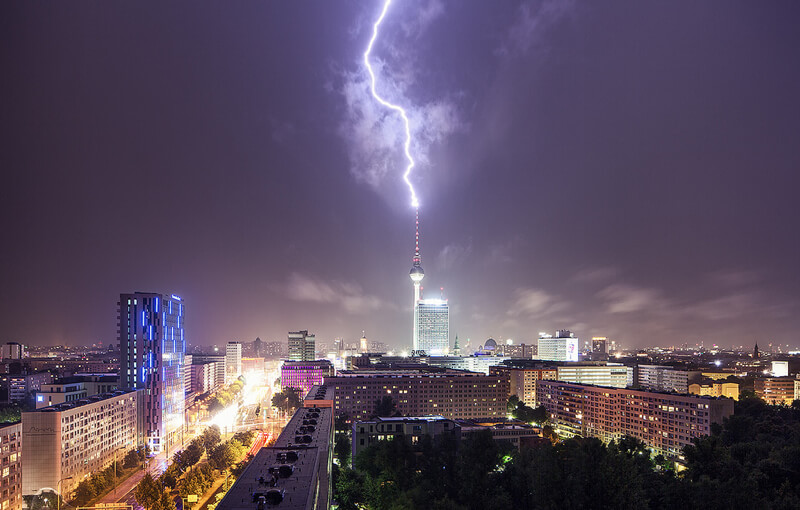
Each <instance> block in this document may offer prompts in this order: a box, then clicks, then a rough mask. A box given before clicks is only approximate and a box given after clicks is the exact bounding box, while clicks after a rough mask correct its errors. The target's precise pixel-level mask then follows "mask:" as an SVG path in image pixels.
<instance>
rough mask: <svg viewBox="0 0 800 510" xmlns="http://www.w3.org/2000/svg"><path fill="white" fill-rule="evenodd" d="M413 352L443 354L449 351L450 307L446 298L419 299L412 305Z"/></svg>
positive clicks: (430, 354) (433, 354)
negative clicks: (415, 327) (414, 331)
mask: <svg viewBox="0 0 800 510" xmlns="http://www.w3.org/2000/svg"><path fill="white" fill-rule="evenodd" d="M414 316H415V318H416V324H417V331H416V335H415V336H416V338H417V343H416V345H415V347H414V351H415V352H418V353H419V352H424V353H426V354H427V355H429V356H445V355H447V354H448V353H449V352H450V307H449V305H448V304H447V300H446V299H420V300H419V301H417V303H416V305H415V307H414Z"/></svg>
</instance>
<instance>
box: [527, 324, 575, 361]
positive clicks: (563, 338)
mask: <svg viewBox="0 0 800 510" xmlns="http://www.w3.org/2000/svg"><path fill="white" fill-rule="evenodd" d="M579 342H580V340H579V339H578V338H577V337H576V336H575V335H573V334H572V333H571V332H569V331H566V330H560V331H557V332H556V334H555V336H554V335H548V334H545V333H541V334H540V335H539V343H538V349H537V352H538V354H537V355H536V358H537V359H540V360H545V361H578V345H579Z"/></svg>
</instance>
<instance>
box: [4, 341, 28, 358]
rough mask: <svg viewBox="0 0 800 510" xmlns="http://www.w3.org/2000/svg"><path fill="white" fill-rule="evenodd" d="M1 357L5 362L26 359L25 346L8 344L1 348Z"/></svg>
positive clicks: (15, 343) (13, 343)
mask: <svg viewBox="0 0 800 510" xmlns="http://www.w3.org/2000/svg"><path fill="white" fill-rule="evenodd" d="M0 357H2V359H3V360H12V359H22V358H23V357H25V346H24V345H22V344H18V343H17V342H7V343H5V344H3V346H2V347H0Z"/></svg>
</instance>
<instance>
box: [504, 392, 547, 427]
mask: <svg viewBox="0 0 800 510" xmlns="http://www.w3.org/2000/svg"><path fill="white" fill-rule="evenodd" d="M508 412H509V413H511V416H513V417H514V418H516V419H518V420H521V421H524V422H525V423H536V424H538V425H542V424H543V423H544V422H546V421H547V409H545V407H544V406H539V407H536V408H533V407H530V406H528V405H526V404H525V402H523V401H522V400H520V399H519V397H517V396H516V395H511V396H510V397H509V398H508Z"/></svg>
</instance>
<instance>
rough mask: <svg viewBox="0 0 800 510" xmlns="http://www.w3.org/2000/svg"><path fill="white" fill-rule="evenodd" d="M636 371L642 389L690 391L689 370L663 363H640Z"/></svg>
mask: <svg viewBox="0 0 800 510" xmlns="http://www.w3.org/2000/svg"><path fill="white" fill-rule="evenodd" d="M635 372H636V374H637V375H636V384H637V385H638V386H639V388H641V389H644V390H653V391H674V392H676V393H689V372H687V371H685V370H676V369H675V368H674V367H670V366H661V365H639V366H637V367H636V370H635Z"/></svg>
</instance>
